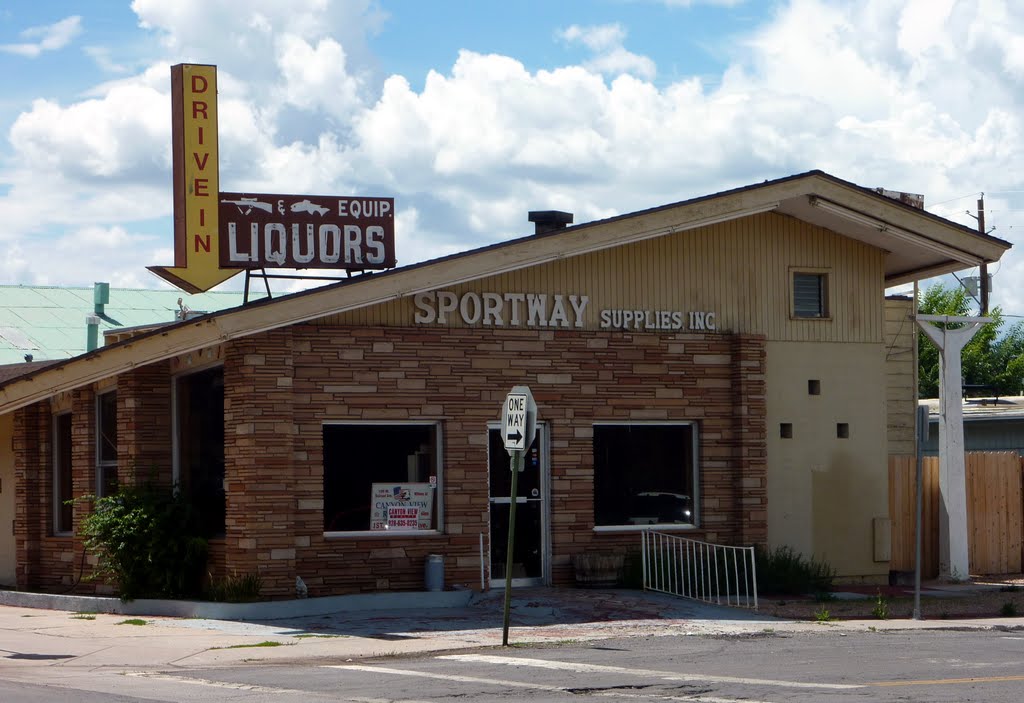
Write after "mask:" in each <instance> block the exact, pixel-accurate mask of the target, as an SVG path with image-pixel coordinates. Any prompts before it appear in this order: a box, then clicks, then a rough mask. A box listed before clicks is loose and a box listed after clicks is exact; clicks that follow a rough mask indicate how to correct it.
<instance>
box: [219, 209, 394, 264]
mask: <svg viewBox="0 0 1024 703" xmlns="http://www.w3.org/2000/svg"><path fill="white" fill-rule="evenodd" d="M218 215H219V220H220V227H219V235H220V265H221V267H222V268H228V269H240V268H241V269H253V268H295V269H305V268H329V269H348V270H359V271H363V270H377V269H389V268H394V267H395V263H396V262H395V201H394V199H393V198H359V197H339V196H337V195H332V196H326V195H270V194H266V193H224V192H222V193H220V198H219V207H218Z"/></svg>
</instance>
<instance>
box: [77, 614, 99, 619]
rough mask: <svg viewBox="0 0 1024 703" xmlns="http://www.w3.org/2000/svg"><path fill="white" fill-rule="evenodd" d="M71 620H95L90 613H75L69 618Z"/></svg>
mask: <svg viewBox="0 0 1024 703" xmlns="http://www.w3.org/2000/svg"><path fill="white" fill-rule="evenodd" d="M71 619H72V620H95V619H96V616H95V615H93V614H92V613H75V614H74V615H72V616H71Z"/></svg>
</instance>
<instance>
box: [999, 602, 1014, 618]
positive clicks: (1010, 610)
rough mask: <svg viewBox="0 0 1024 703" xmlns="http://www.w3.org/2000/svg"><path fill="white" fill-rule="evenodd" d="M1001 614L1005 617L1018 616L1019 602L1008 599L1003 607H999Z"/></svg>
mask: <svg viewBox="0 0 1024 703" xmlns="http://www.w3.org/2000/svg"><path fill="white" fill-rule="evenodd" d="M999 614H1000V615H1002V616H1003V617H1004V618H1015V617H1017V604H1016V603H1014V602H1013V601H1010V600H1008V601H1006V602H1005V603H1003V607H1001V608H1000V609H999Z"/></svg>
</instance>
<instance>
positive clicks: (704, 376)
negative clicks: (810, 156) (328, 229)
mask: <svg viewBox="0 0 1024 703" xmlns="http://www.w3.org/2000/svg"><path fill="white" fill-rule="evenodd" d="M531 219H532V220H534V221H535V222H536V225H537V230H538V231H537V233H536V234H534V235H531V236H527V237H523V238H521V239H516V240H513V241H509V242H506V243H502V244H499V245H494V246H491V247H485V248H482V249H477V250H473V251H468V252H466V253H463V254H458V255H455V256H449V257H445V258H442V259H437V260H434V261H428V262H425V263H421V264H417V265H413V266H408V267H404V268H400V269H394V270H391V271H388V272H385V273H377V274H373V275H363V276H359V277H355V278H352V279H349V280H345V281H342V282H339V283H337V284H333V285H329V286H325V287H322V288H318V289H315V290H311V291H307V292H304V293H298V294H293V295H290V296H286V297H282V298H277V299H274V300H264V301H260V302H257V303H254V304H250V305H247V306H244V307H241V308H236V309H232V310H227V311H223V312H219V313H215V314H210V315H206V316H203V317H200V318H197V319H194V320H189V321H185V322H179V323H175V324H169V325H167V326H163V327H160V328H158V329H153V330H150V331H146V332H141V333H139V334H137V335H134V336H130V337H128V338H125V339H121V340H119V341H116V342H114V343H111V344H108V345H107V346H105V347H103V348H101V349H98V350H96V351H93V352H90V353H87V354H84V355H82V356H79V357H76V358H74V359H70V360H67V361H63V362H60V363H58V364H55V365H53V366H49V367H47V368H44V369H42V370H40V371H37V372H33V373H29V374H26V375H22V376H20V377H17V378H14V379H11V380H9V381H7V382H6V383H3V384H2V385H0V428H3V429H2V432H3V433H5V436H10V437H11V438H12V440H11V443H10V445H9V444H8V442H7V441H6V439H5V440H4V442H3V443H2V444H0V447H7V446H13V451H12V452H11V453H10V454H6V455H5V454H0V462H8V465H10V466H12V467H13V469H12V470H13V475H14V484H15V491H16V501H15V503H16V505H15V513H14V515H13V516H12V517H13V522H14V532H15V535H14V536H15V548H14V551H13V554H7V553H4V552H2V551H0V558H6V559H8V560H9V562H11V563H13V566H14V568H15V570H16V574H17V584H18V586H20V587H24V588H42V589H60V588H66V587H67V586H68V585H69V584H71V583H73V582H74V580H75V577H76V569H77V568H78V565H79V563H80V561H81V555H82V547H81V544H80V542H79V540H78V539H77V538H76V537H75V534H74V531H75V526H76V524H77V522H78V521H79V520H80V519H81V518H82V515H83V512H82V511H84V510H86V506H85V505H84V504H78V505H75V506H74V507H73V508H71V507H69V506H66V505H65V503H64V500H65V499H67V498H70V497H74V496H79V495H83V494H90V493H99V494H103V493H104V492H107V491H109V490H112V487H113V486H114V485H115V484H124V483H130V482H133V481H136V480H139V479H140V476H141V475H142V474H143V473H150V472H155V474H156V475H158V476H159V477H160V480H162V481H164V482H166V483H168V484H170V483H171V482H172V481H175V482H178V483H180V484H181V485H182V486H183V488H184V489H185V490H187V491H189V492H190V494H191V495H192V496H193V497H194V499H195V500H196V501H197V502H198V503H199V504H200V505H201V506H202V507H203V513H204V516H205V519H206V527H207V531H208V534H209V535H210V536H211V538H212V540H211V545H212V552H211V564H210V566H211V571H212V572H213V573H215V574H247V573H258V574H260V576H261V577H262V579H263V583H264V592H265V594H266V595H269V596H272V597H287V596H289V595H290V594H292V593H293V591H294V587H295V578H296V576H300V577H301V578H302V579H303V581H304V582H305V584H306V585H307V587H308V589H309V593H310V595H327V594H338V593H346V592H357V591H381V590H404V589H417V588H422V587H423V578H424V569H423V566H424V561H425V559H426V558H427V556H428V555H431V554H440V555H443V556H444V558H445V581H446V583H448V584H461V585H466V586H476V585H478V584H479V583H480V580H481V574H483V579H484V581H485V582H486V583H487V584H488V585H494V584H498V583H503V582H505V581H506V577H510V580H511V583H512V585H518V584H529V583H553V584H567V583H571V582H572V580H573V572H572V558H573V557H574V556H575V555H577V554H582V553H612V552H624V551H627V550H635V549H636V548H637V546H638V545H639V534H638V533H639V532H640V531H642V530H648V529H659V530H669V531H675V532H679V533H682V534H685V535H687V536H693V537H696V538H700V539H705V540H708V541H712V542H718V543H723V544H735V545H750V544H762V545H765V544H767V545H773V546H778V545H788V546H790V547H792V548H794V549H795V550H797V551H799V552H802V553H804V554H808V555H810V554H814V555H816V556H818V557H820V558H824V559H827V560H828V561H829V562H830V563H831V564H832V565H833V566H835V567H836V569H837V570H838V572H839V574H840V576H841V577H844V578H850V579H853V578H860V579H874V580H883V579H885V578H886V576H887V574H888V571H889V556H888V548H887V545H888V541H887V540H888V534H887V532H886V530H887V529H888V527H887V525H888V504H887V460H888V455H889V454H890V453H891V452H904V451H907V447H908V446H909V447H910V450H911V451H912V449H913V415H914V405H915V403H916V400H915V397H914V394H913V391H914V388H913V383H912V382H910V388H909V391H907V390H906V389H905V388H904V385H905V383H906V379H912V378H913V363H914V354H913V353H912V352H911V353H909V354H906V353H904V354H897V355H895V356H893V355H892V354H891V353H890V351H889V350H890V349H894V348H896V347H897V346H899V345H897V344H896V342H897V341H900V344H904V345H905V344H908V343H909V344H910V345H911V347H910V348H911V350H912V344H913V343H912V341H908V340H912V339H913V335H912V329H913V325H912V322H911V321H910V320H908V315H909V314H910V312H911V307H910V302H909V301H907V300H892V301H888V302H887V301H886V299H885V290H886V288H887V287H890V286H895V285H899V284H903V283H907V282H912V281H915V280H918V279H922V278H926V277H931V276H934V275H938V274H941V273H945V272H949V271H955V270H960V269H964V268H970V267H973V266H977V265H978V264H980V263H981V262H983V261H988V262H991V261H996V260H998V259H999V257H1000V256H1001V255H1002V253H1003V252H1004V251H1006V250H1007V249H1008V248H1009V246H1010V245H1009V244H1008V243H1007V242H1004V241H1002V240H999V239H996V238H993V237H990V236H985V235H981V234H978V233H977V232H975V231H973V230H971V229H968V228H966V227H963V226H962V225H959V224H956V223H954V222H951V221H948V220H945V219H942V218H939V217H937V216H934V215H931V214H929V213H927V212H925V211H923V210H921V209H918V208H916V207H913V206H912V205H907V204H904V203H902V202H899V201H897V200H894V199H891V198H888V197H885V196H884V195H881V194H879V193H878V192H876V191H874V190H870V189H865V188H861V187H858V186H856V185H854V184H852V183H848V182H845V181H842V180H840V179H837V178H835V177H833V176H830V175H828V174H825V173H822V172H820V171H812V172H809V173H804V174H800V175H796V176H792V177H789V178H784V179H780V180H776V181H770V182H765V183H763V184H758V185H754V186H749V187H746V188H740V189H737V190H732V191H727V192H723V193H717V194H713V195H709V196H706V197H701V198H697V199H694V200H688V201H685V202H681V203H676V204H671V205H666V206H663V207H658V208H654V209H651V210H645V211H641V212H636V213H632V214H629V215H623V216H620V217H614V218H610V219H607V220H601V221H598V222H591V223H587V224H581V225H577V226H567V225H568V222H569V221H571V220H570V218H569V217H568V216H566V214H565V213H557V212H538V213H532V214H531ZM515 385H526V386H529V387H530V388H531V389H532V392H533V396H534V398H535V399H536V402H537V406H538V416H539V419H540V423H539V431H538V438H537V441H536V443H535V444H534V445H533V447H532V449H531V450H530V452H529V454H528V457H527V462H526V469H525V471H524V472H523V474H522V476H521V480H520V481H519V491H518V498H517V505H518V508H517V534H516V540H515V544H516V553H515V554H514V555H513V556H514V558H513V564H514V565H513V570H512V573H511V574H506V573H505V544H506V541H505V538H506V531H507V515H508V508H509V504H510V502H511V499H510V495H509V483H510V476H509V471H508V463H509V460H508V455H507V454H506V452H505V451H504V449H503V447H502V441H501V438H500V434H499V432H498V424H497V423H498V419H499V416H500V411H501V406H502V401H503V399H504V397H505V395H506V394H507V393H508V391H509V390H510V389H511V388H512V386H515ZM4 490H7V488H6V487H5V488H4ZM4 518H6V516H2V517H0V519H4ZM99 588H101V589H102V586H100V587H99Z"/></svg>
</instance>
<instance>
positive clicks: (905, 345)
mask: <svg viewBox="0 0 1024 703" xmlns="http://www.w3.org/2000/svg"><path fill="white" fill-rule="evenodd" d="M913 312H914V302H913V300H912V299H910V298H907V299H887V300H886V301H885V371H886V379H887V384H886V385H887V387H886V400H887V401H888V412H887V416H888V432H889V454H913V453H914V452H915V451H916V447H915V445H914V442H915V433H916V430H915V425H914V423H915V422H916V421H917V420H916V417H915V412H916V407H917V353H916V350H917V324H916V323H915V322H914V321H913V320H912V319H910V316H911V315H912V314H913Z"/></svg>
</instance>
